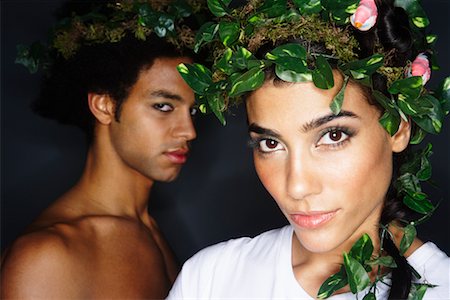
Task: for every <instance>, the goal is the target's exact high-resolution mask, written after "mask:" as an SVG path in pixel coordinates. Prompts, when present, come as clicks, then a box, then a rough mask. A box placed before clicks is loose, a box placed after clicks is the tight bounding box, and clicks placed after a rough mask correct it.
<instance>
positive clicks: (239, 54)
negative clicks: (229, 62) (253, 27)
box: [232, 47, 260, 70]
mask: <svg viewBox="0 0 450 300" xmlns="http://www.w3.org/2000/svg"><path fill="white" fill-rule="evenodd" d="M232 59H233V65H235V66H236V67H237V68H238V69H241V70H242V69H245V68H248V67H249V65H248V64H249V60H250V59H255V57H254V56H253V54H252V53H251V52H250V51H248V50H247V49H245V48H244V47H239V48H238V49H237V51H236V52H235V53H234V55H233V57H232ZM257 65H260V64H259V61H258V64H257Z"/></svg>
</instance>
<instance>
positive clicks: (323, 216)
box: [290, 210, 337, 229]
mask: <svg viewBox="0 0 450 300" xmlns="http://www.w3.org/2000/svg"><path fill="white" fill-rule="evenodd" d="M336 213H337V210H335V211H327V212H322V211H317V212H308V213H303V212H302V213H294V214H290V217H291V219H292V221H294V223H295V224H297V225H298V226H300V227H302V228H306V229H315V228H318V227H320V226H322V225H324V224H325V223H327V222H328V221H330V220H331V219H332V218H333V217H334V216H335V215H336Z"/></svg>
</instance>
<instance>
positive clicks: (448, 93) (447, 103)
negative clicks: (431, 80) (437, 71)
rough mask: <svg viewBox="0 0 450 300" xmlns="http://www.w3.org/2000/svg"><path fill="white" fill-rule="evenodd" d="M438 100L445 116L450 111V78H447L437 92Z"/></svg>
mask: <svg viewBox="0 0 450 300" xmlns="http://www.w3.org/2000/svg"><path fill="white" fill-rule="evenodd" d="M436 98H437V99H439V103H441V107H442V110H443V112H444V114H445V115H448V113H449V111H450V77H447V78H445V79H444V80H443V81H442V82H441V84H440V85H439V88H438V89H437V90H436Z"/></svg>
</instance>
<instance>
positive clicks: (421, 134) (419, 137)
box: [409, 127, 426, 145]
mask: <svg viewBox="0 0 450 300" xmlns="http://www.w3.org/2000/svg"><path fill="white" fill-rule="evenodd" d="M425 136H426V133H425V130H423V129H422V128H419V127H417V128H416V130H415V132H414V135H413V136H412V137H411V140H410V141H409V143H410V144H412V145H417V144H420V143H421V142H422V141H423V139H424V138H425Z"/></svg>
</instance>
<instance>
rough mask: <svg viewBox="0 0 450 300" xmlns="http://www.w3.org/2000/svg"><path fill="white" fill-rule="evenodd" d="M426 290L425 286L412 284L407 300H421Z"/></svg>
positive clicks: (426, 286)
mask: <svg viewBox="0 0 450 300" xmlns="http://www.w3.org/2000/svg"><path fill="white" fill-rule="evenodd" d="M427 288H428V285H427V284H420V283H413V284H412V285H411V290H410V291H409V295H408V300H422V299H423V296H425V292H426V291H427Z"/></svg>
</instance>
